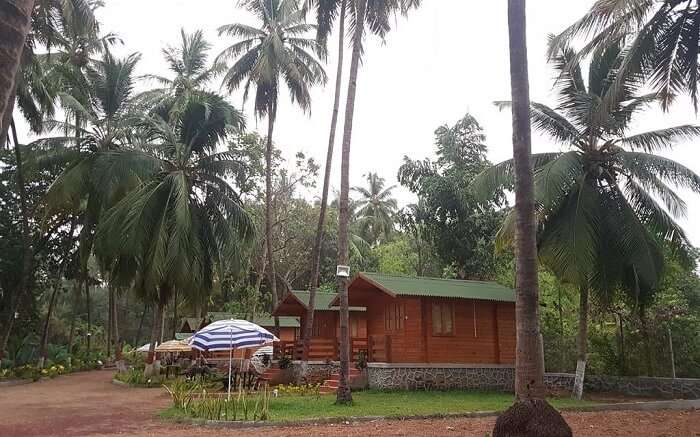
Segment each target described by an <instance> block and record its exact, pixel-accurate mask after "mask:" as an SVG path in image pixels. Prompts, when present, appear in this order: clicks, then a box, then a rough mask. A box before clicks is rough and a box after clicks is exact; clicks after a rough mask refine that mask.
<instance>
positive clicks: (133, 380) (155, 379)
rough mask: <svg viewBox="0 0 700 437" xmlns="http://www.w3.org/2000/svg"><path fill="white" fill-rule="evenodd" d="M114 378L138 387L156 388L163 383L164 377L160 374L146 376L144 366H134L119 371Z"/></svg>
mask: <svg viewBox="0 0 700 437" xmlns="http://www.w3.org/2000/svg"><path fill="white" fill-rule="evenodd" d="M114 379H116V380H117V381H120V382H123V383H125V384H129V385H133V386H137V387H147V388H155V387H160V386H161V385H162V379H163V378H162V376H160V375H158V376H149V377H146V376H144V372H143V368H138V367H133V368H130V369H128V370H127V371H126V372H118V373H117V374H116V375H114Z"/></svg>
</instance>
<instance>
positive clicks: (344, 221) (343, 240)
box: [336, 0, 367, 404]
mask: <svg viewBox="0 0 700 437" xmlns="http://www.w3.org/2000/svg"><path fill="white" fill-rule="evenodd" d="M366 7H367V0H358V1H357V4H356V8H357V9H356V14H357V15H356V17H355V23H356V25H355V34H354V35H353V44H352V57H351V59H350V77H349V80H348V97H347V101H346V103H345V124H344V125H343V148H342V153H341V155H342V156H341V167H340V205H339V211H338V213H339V220H338V221H339V223H338V264H340V265H347V264H348V261H349V255H348V237H349V235H348V224H349V222H350V210H349V208H348V196H349V193H350V144H351V141H352V121H353V116H354V113H355V95H356V93H357V73H358V70H359V68H360V55H361V54H362V36H363V34H364V22H365V9H366ZM338 293H339V295H340V354H339V355H340V381H339V383H338V393H337V397H336V403H338V404H348V403H351V402H352V393H351V392H350V384H348V373H349V371H350V364H349V362H350V335H349V330H348V325H349V319H350V312H349V308H348V278H338Z"/></svg>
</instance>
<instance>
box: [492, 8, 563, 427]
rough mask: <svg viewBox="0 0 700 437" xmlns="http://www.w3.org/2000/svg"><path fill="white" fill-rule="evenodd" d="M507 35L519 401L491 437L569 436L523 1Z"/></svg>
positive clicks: (510, 20) (510, 12) (512, 10)
mask: <svg viewBox="0 0 700 437" xmlns="http://www.w3.org/2000/svg"><path fill="white" fill-rule="evenodd" d="M508 31H509V32H508V37H509V38H508V39H509V49H510V50H509V51H510V84H511V94H512V101H513V107H512V116H513V161H514V167H515V214H516V223H515V226H516V227H515V255H516V275H515V277H516V294H515V324H516V355H515V397H516V400H515V403H514V404H513V406H511V407H510V408H509V409H508V410H507V411H505V412H504V413H503V414H501V415H500V416H499V417H498V419H497V420H496V426H495V427H494V430H493V435H494V437H504V436H536V435H537V436H548V437H558V436H562V437H569V436H571V435H572V434H571V429H570V428H569V426H568V425H567V424H566V422H565V421H564V419H563V418H562V417H561V415H560V414H559V413H558V412H557V410H555V409H554V408H552V407H551V406H550V405H549V404H548V403H547V401H546V400H545V399H544V396H545V387H544V360H543V358H542V353H541V351H542V337H541V335H540V327H539V314H538V313H539V286H538V277H537V241H536V235H537V234H536V224H535V196H534V191H535V190H534V182H533V170H532V163H531V157H530V155H531V132H530V91H529V79H528V70H527V68H528V67H527V42H526V22H525V0H508Z"/></svg>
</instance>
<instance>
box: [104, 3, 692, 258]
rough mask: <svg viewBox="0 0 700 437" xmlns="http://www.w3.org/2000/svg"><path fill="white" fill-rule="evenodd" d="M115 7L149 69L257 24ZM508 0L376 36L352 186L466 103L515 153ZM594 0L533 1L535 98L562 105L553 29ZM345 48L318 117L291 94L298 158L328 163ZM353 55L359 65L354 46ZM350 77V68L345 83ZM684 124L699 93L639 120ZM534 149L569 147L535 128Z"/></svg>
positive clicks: (364, 80)
mask: <svg viewBox="0 0 700 437" xmlns="http://www.w3.org/2000/svg"><path fill="white" fill-rule="evenodd" d="M105 3H106V6H105V7H104V8H103V9H101V10H100V12H99V18H100V21H101V22H102V23H103V24H102V26H103V31H105V32H109V31H112V32H117V33H118V34H119V35H120V36H121V37H122V39H123V40H124V43H125V45H124V46H123V47H120V48H118V49H116V50H115V51H116V52H118V53H119V54H126V53H129V52H140V53H141V54H142V60H141V62H140V64H139V68H138V73H139V74H144V73H155V74H163V75H168V74H169V73H168V72H167V67H166V65H165V62H164V61H163V58H162V55H161V52H160V51H161V48H162V47H164V46H166V45H172V44H176V43H177V41H178V38H179V30H180V28H181V27H184V28H185V30H186V31H188V32H191V31H194V30H196V29H202V30H203V31H204V32H205V35H206V37H207V38H208V40H209V41H210V42H211V43H212V44H213V46H214V49H213V50H212V56H214V55H216V54H218V53H219V52H220V51H221V49H223V48H224V47H225V46H226V45H227V44H230V43H231V40H230V39H228V38H226V37H222V38H220V37H218V35H217V32H216V29H217V27H218V26H220V25H222V24H227V23H234V22H243V23H247V24H253V25H255V24H257V23H256V22H255V20H254V18H253V17H252V16H250V15H249V14H248V13H246V12H245V11H242V10H240V9H237V7H236V2H235V1H234V0H106V2H105ZM506 3H507V2H506V0H490V1H478V0H424V1H423V6H421V8H420V9H419V10H416V11H411V13H410V15H409V16H408V17H407V18H399V19H398V20H397V21H396V23H395V25H394V28H393V30H392V31H391V33H390V34H389V35H388V38H387V40H386V44H382V43H381V42H380V41H379V40H377V39H376V38H372V37H370V38H369V39H368V41H367V43H366V52H365V56H364V60H363V62H364V63H363V65H362V66H361V69H360V73H359V77H358V90H357V100H356V106H355V121H354V129H353V141H352V156H351V164H350V171H351V181H350V182H351V185H357V184H361V183H363V182H364V180H363V179H362V177H363V175H364V174H366V173H367V172H370V171H372V172H378V173H379V174H380V175H381V176H383V177H385V178H386V179H387V181H388V182H389V183H396V173H397V169H398V168H399V166H400V165H401V162H402V160H403V157H404V155H407V156H409V157H410V158H413V159H422V158H425V157H428V156H433V150H434V145H433V132H434V130H435V129H436V128H437V127H438V126H440V125H441V124H445V123H450V124H452V123H454V122H455V121H457V120H458V119H460V118H461V117H462V116H463V115H464V114H465V113H466V112H467V111H468V112H470V113H472V114H473V115H474V116H475V117H476V118H477V119H478V120H479V122H480V123H481V124H482V126H483V127H484V129H485V132H486V135H487V144H488V147H489V157H490V159H491V160H492V161H494V162H498V161H501V160H503V159H507V158H510V157H511V156H512V153H511V150H512V149H511V148H512V145H511V138H510V135H511V120H510V114H509V113H508V112H499V111H497V110H496V108H495V107H494V106H493V104H492V102H493V101H494V100H509V99H510V95H509V94H510V87H509V70H508V39H507V38H508V34H507V21H506ZM592 3H593V1H592V0H567V1H562V0H530V1H529V2H528V10H527V13H528V49H529V58H530V63H529V64H530V65H529V69H530V93H531V99H532V100H534V101H540V102H545V103H549V104H553V103H554V101H553V100H554V96H553V94H552V78H553V73H552V70H551V69H550V68H549V67H548V66H547V64H546V59H545V48H546V37H547V35H548V34H549V33H557V32H559V31H561V30H562V29H563V28H564V27H566V26H567V25H568V24H570V23H571V22H572V21H574V20H575V19H576V18H578V17H580V16H581V15H582V14H583V13H584V12H585V11H586V10H587V9H588V8H589V7H590V5H591V4H592ZM331 41H334V37H333V36H332V37H331ZM336 47H337V43H336V42H331V44H330V49H331V52H330V57H329V59H328V64H327V67H326V71H327V73H328V76H329V83H328V85H327V86H326V87H325V88H317V89H314V90H313V91H312V113H311V115H310V116H309V115H307V114H303V113H302V112H301V110H300V109H299V108H297V107H294V106H292V105H291V103H290V101H289V98H288V95H287V94H286V91H285V92H284V94H283V95H282V103H281V105H280V108H279V110H278V119H277V123H276V126H275V136H274V139H275V142H276V144H277V145H278V147H280V148H281V149H282V150H283V153H284V154H285V156H287V157H292V156H294V154H295V153H296V152H297V151H303V152H304V153H306V154H307V155H309V156H312V157H314V158H315V159H316V160H317V162H319V164H323V162H324V159H325V151H326V146H327V137H328V128H329V121H330V110H331V105H332V103H333V102H332V100H333V87H334V83H333V80H334V77H335V62H336V58H335V56H336ZM346 53H347V55H346V60H347V61H349V57H350V56H349V50H346ZM348 63H349V62H348ZM346 71H347V69H346ZM346 79H347V74H346V76H345V77H344V78H343V82H345V81H346ZM213 85H214V87H216V88H218V86H219V84H218V83H216V84H213ZM342 96H343V97H342V99H341V113H340V120H341V123H339V126H338V138H337V140H336V145H337V149H336V154H335V157H336V158H339V156H340V153H339V145H340V142H341V137H342V119H343V107H344V102H345V92H344V91H343V94H342ZM231 101H232V103H234V104H235V105H236V106H238V107H240V106H241V105H242V99H241V95H240V94H234V95H233V96H231ZM250 103H251V102H248V104H246V106H245V107H244V110H245V113H246V114H247V115H248V127H249V128H250V129H253V130H257V131H258V132H260V133H261V134H262V135H265V132H266V121H265V120H261V121H259V122H257V123H256V121H255V119H254V118H253V116H252V112H251V104H250ZM684 123H696V117H695V114H694V113H693V110H692V107H691V106H690V104H689V103H688V101H687V100H679V103H678V104H677V105H676V106H675V107H674V108H672V113H671V114H669V115H666V114H662V113H661V112H660V111H658V110H650V111H649V112H648V113H647V114H644V115H643V116H642V117H640V118H639V119H638V120H637V122H636V123H635V125H634V128H635V130H639V131H642V130H649V129H652V128H660V127H667V126H672V125H677V124H684ZM533 150H534V151H536V152H537V151H554V150H558V148H557V146H555V145H553V144H551V143H550V142H548V141H546V140H545V139H543V138H541V137H539V136H537V135H535V136H534V137H533ZM696 150H700V149H698V145H696V144H680V145H679V146H678V147H677V148H676V150H675V151H673V152H669V153H668V154H667V155H668V156H670V157H672V158H674V159H676V160H679V161H680V162H682V163H684V164H685V165H687V166H689V167H691V168H692V169H693V170H695V171H696V172H700V155H698V153H697V152H696ZM339 168H340V167H339V159H335V162H334V163H333V178H332V181H333V187H334V188H337V187H339V178H340V172H339ZM317 191H320V182H319V187H318V190H317ZM395 193H396V197H397V198H398V199H399V202H400V204H406V203H410V202H414V201H415V198H414V196H413V195H412V194H411V193H410V192H408V191H406V190H404V189H402V188H400V187H399V188H397V189H396V190H395ZM313 194H314V195H316V193H313ZM682 195H683V197H684V198H685V200H686V201H687V202H688V204H689V214H688V215H689V217H688V219H686V220H681V223H682V224H684V225H685V229H686V231H687V232H688V233H689V235H690V237H691V239H692V241H693V242H694V244H695V245H700V229H697V226H691V223H697V221H698V220H699V219H700V202H699V200H700V199H698V197H697V196H695V195H692V194H689V193H682Z"/></svg>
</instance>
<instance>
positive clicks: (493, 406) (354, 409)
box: [162, 390, 592, 421]
mask: <svg viewBox="0 0 700 437" xmlns="http://www.w3.org/2000/svg"><path fill="white" fill-rule="evenodd" d="M352 396H353V400H354V403H353V405H352V406H339V405H335V404H334V402H335V395H324V396H318V397H317V396H283V397H279V398H272V399H270V408H269V414H270V420H271V421H285V420H300V419H318V418H331V417H338V418H343V417H351V416H398V417H402V416H415V415H433V414H435V415H438V414H454V413H466V412H474V411H499V410H504V409H506V408H508V407H509V406H510V405H511V404H512V403H513V399H514V398H513V395H511V394H508V393H494V392H473V391H412V392H403V391H397V392H385V391H374V390H367V391H361V392H355V393H353V394H352ZM549 401H550V402H551V403H552V405H554V406H555V407H557V408H561V407H570V406H585V405H591V404H592V402H588V401H576V400H573V399H570V398H553V399H550V400H549ZM162 417H164V418H171V419H178V418H183V417H187V415H186V414H185V413H184V412H183V411H179V410H177V409H175V408H170V409H168V410H166V411H164V412H163V413H162Z"/></svg>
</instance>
